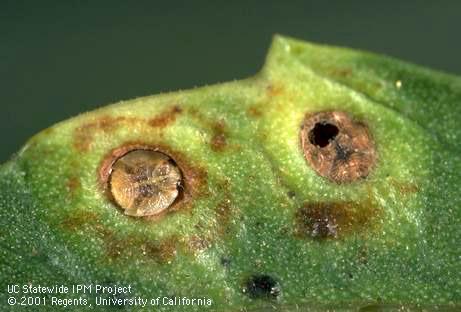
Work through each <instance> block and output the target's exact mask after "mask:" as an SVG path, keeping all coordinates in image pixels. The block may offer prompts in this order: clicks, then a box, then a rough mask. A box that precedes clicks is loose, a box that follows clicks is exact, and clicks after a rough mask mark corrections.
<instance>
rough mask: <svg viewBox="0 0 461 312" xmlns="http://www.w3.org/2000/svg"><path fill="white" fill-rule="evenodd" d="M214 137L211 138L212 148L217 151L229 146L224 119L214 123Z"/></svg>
mask: <svg viewBox="0 0 461 312" xmlns="http://www.w3.org/2000/svg"><path fill="white" fill-rule="evenodd" d="M212 129H213V137H212V138H211V142H210V145H211V149H212V150H213V151H215V152H221V151H223V150H224V149H225V148H226V146H227V139H226V136H227V131H226V124H225V123H224V120H220V121H218V122H216V123H214V124H213V125H212Z"/></svg>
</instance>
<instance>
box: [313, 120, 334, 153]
mask: <svg viewBox="0 0 461 312" xmlns="http://www.w3.org/2000/svg"><path fill="white" fill-rule="evenodd" d="M338 133H339V129H338V127H336V126H335V125H333V124H330V123H326V122H318V123H316V124H315V125H314V128H313V129H312V130H311V131H310V132H309V141H310V142H311V143H312V144H314V145H317V146H320V147H325V146H327V145H328V144H329V143H330V141H332V140H334V138H335V137H336V136H337V135H338Z"/></svg>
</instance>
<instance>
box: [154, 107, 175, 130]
mask: <svg viewBox="0 0 461 312" xmlns="http://www.w3.org/2000/svg"><path fill="white" fill-rule="evenodd" d="M180 113H182V108H181V107H180V106H177V105H176V106H173V107H172V108H170V109H168V110H167V111H165V112H163V113H161V114H160V115H158V116H156V117H154V118H152V119H151V120H150V121H149V125H150V126H152V127H156V128H164V127H166V126H168V125H169V124H170V123H173V122H174V121H175V120H176V116H177V115H178V114H180Z"/></svg>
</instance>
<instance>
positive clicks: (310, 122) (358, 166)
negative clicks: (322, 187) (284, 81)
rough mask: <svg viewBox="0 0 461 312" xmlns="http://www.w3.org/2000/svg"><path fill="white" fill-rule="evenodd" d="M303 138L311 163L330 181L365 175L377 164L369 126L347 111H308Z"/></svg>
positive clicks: (303, 147)
mask: <svg viewBox="0 0 461 312" xmlns="http://www.w3.org/2000/svg"><path fill="white" fill-rule="evenodd" d="M300 139H301V148H302V151H303V153H304V157H305V158H306V160H307V162H308V163H309V165H311V167H312V168H313V169H314V170H315V171H316V172H317V174H319V175H320V176H322V177H325V178H328V179H329V180H330V181H333V182H336V183H350V182H353V181H356V180H359V179H363V178H365V177H367V176H368V175H369V173H370V172H371V170H372V169H373V167H374V166H375V163H376V159H377V153H376V149H375V146H374V143H373V140H372V138H371V135H370V134H369V131H368V128H367V126H366V125H365V124H363V123H361V122H358V121H355V120H353V119H352V118H351V117H349V115H348V114H346V113H344V112H338V111H333V112H320V113H315V114H307V115H306V117H305V118H304V121H303V123H302V125H301V131H300Z"/></svg>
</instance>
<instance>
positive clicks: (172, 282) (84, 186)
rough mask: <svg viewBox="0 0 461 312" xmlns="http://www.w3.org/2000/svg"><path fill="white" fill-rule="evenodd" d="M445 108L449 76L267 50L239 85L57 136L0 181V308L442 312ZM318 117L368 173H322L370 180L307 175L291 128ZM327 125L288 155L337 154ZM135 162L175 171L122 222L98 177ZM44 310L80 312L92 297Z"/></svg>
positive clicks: (284, 45)
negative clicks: (337, 119)
mask: <svg viewBox="0 0 461 312" xmlns="http://www.w3.org/2000/svg"><path fill="white" fill-rule="evenodd" d="M460 107H461V79H460V78H458V77H454V76H450V75H447V74H442V73H439V72H435V71H432V70H428V69H424V68H421V67H418V66H415V65H411V64H407V63H404V62H401V61H397V60H394V59H390V58H386V57H383V56H377V55H373V54H369V53H365V52H357V51H353V50H347V49H343V48H335V47H328V46H321V45H315V44H310V43H305V42H301V41H297V40H294V39H289V38H285V37H281V36H276V37H275V38H274V41H273V45H272V47H271V49H270V51H269V54H268V58H267V61H266V64H265V66H264V68H263V69H262V70H261V72H260V73H259V74H257V75H256V76H255V77H253V78H249V79H245V80H241V81H234V82H229V83H224V84H219V85H213V86H208V87H203V88H197V89H193V90H186V91H178V92H173V93H168V94H161V95H155V96H149V97H143V98H138V99H133V100H130V101H124V102H120V103H116V104H112V105H109V106H106V107H104V108H101V109H98V110H95V111H93V112H89V113H84V114H82V115H80V116H77V117H75V118H72V119H70V120H67V121H64V122H61V123H59V124H56V125H54V126H52V127H50V128H48V129H46V130H44V131H42V132H40V133H39V134H37V135H36V136H34V137H32V138H31V139H30V140H29V141H28V142H27V143H26V144H25V146H24V147H23V148H22V149H21V151H20V152H19V153H18V154H17V155H15V156H14V157H13V158H12V160H11V161H9V162H8V163H6V164H4V165H3V166H2V167H0V211H1V212H0V214H1V218H0V220H1V226H0V233H1V235H0V263H1V264H2V266H1V268H0V279H1V282H2V285H5V286H4V289H5V292H3V293H2V295H1V298H0V300H1V301H0V302H1V303H0V305H1V306H3V305H4V308H2V310H11V311H16V310H21V309H20V307H19V306H9V305H7V304H6V302H7V298H8V297H10V296H11V294H8V293H7V292H6V289H7V286H6V285H8V284H17V285H28V284H31V285H42V286H53V285H56V284H57V285H61V284H64V285H68V286H70V287H71V286H72V285H77V284H86V285H90V284H91V285H106V286H110V285H114V284H117V285H121V286H128V285H131V286H132V292H131V293H128V294H124V295H123V296H121V297H119V298H125V299H130V298H135V297H142V298H145V299H149V300H150V299H151V298H157V297H161V298H162V297H171V296H173V297H175V296H176V297H187V298H189V299H192V298H200V299H201V300H202V301H206V299H211V300H212V304H211V305H209V306H208V305H205V306H203V305H201V306H200V305H188V306H171V305H170V306H168V305H161V306H155V307H152V306H151V307H150V309H156V311H157V310H158V311H176V310H177V311H202V310H210V311H243V310H244V309H246V310H249V311H252V310H253V311H263V310H264V311H266V309H274V310H279V311H297V310H306V309H312V310H319V311H325V310H329V311H332V310H337V311H356V310H358V309H360V308H363V311H378V310H382V311H393V310H395V309H398V308H399V307H400V306H401V305H403V306H404V307H406V308H407V309H408V310H416V311H419V310H421V309H429V310H434V309H445V310H449V309H452V310H453V311H455V310H456V309H459V308H460V307H461V302H460V301H461V278H460V275H459V272H461V265H460V259H461V249H460V248H459V241H460V239H461V228H460V227H459V223H460V221H461V209H460V207H461V202H460V201H461V200H460V198H461V196H460V193H459V185H460V175H459V172H460V171H461V161H460V156H459V155H460V153H459V152H460V148H459V146H458V144H457V141H458V139H459V137H460V135H461V133H460V131H461V130H460V127H459V122H458V121H459V120H460V118H461V108H460ZM319 112H341V113H344V114H346V115H347V116H349V117H350V119H351V120H352V125H353V127H364V129H367V133H368V134H369V137H370V138H371V142H372V146H371V147H370V146H369V148H370V149H371V150H373V151H375V153H376V159H375V162H373V163H370V164H368V163H366V162H365V161H364V160H363V159H364V158H360V157H362V156H363V155H365V154H367V153H369V150H365V151H361V150H360V148H362V147H360V148H358V149H350V150H340V151H342V152H343V154H344V155H343V154H341V155H342V156H341V157H343V158H341V159H340V157H339V154H338V153H339V152H338V150H336V152H334V153H336V154H334V155H336V156H335V157H336V158H334V159H333V160H332V161H334V166H339V167H336V169H338V168H339V169H338V170H339V171H337V172H343V171H344V170H345V171H348V170H349V171H350V170H352V171H354V170H359V169H357V168H362V167H363V166H365V167H367V168H370V171H369V172H367V173H366V174H361V175H360V177H359V178H358V179H355V178H354V179H352V178H351V179H349V180H347V181H346V180H341V181H340V180H338V179H337V175H335V174H333V173H332V172H333V171H332V170H333V169H331V170H326V169H325V170H324V171H322V170H323V169H321V168H320V169H319V167H316V165H315V164H313V163H312V162H310V161H309V159H306V157H305V155H306V153H309V152H306V151H305V150H303V147H302V146H303V145H302V144H301V140H302V137H301V134H300V133H301V131H303V130H300V129H301V125H303V122H304V121H305V118H310V117H309V116H314V115H315V114H317V113H319ZM318 124H322V122H320V123H318ZM323 124H325V122H324V123H323ZM335 127H336V128H338V131H339V134H337V135H336V134H331V133H329V134H328V135H329V136H328V137H327V138H326V141H325V145H326V147H319V146H317V145H316V144H314V143H313V142H314V141H312V139H306V141H305V142H304V141H303V142H304V143H305V144H307V145H309V144H312V146H311V147H312V150H314V151H320V153H322V152H323V151H325V150H326V149H330V150H332V151H335V150H334V148H333V145H334V144H336V146H339V145H338V144H339V143H338V142H340V141H339V140H340V139H339V138H340V137H341V136H342V137H344V133H346V130H345V129H344V128H342V126H341V125H340V124H336V125H335ZM308 130H312V129H305V131H308ZM351 133H356V132H351ZM308 134H309V136H311V135H312V132H308ZM321 135H326V134H321ZM354 139H355V138H352V139H351V140H354ZM309 140H311V141H310V142H309ZM354 142H355V141H354ZM340 143H341V142H340ZM341 144H342V143H341ZM322 148H325V149H322ZM136 149H143V150H153V151H154V150H155V151H158V152H161V153H163V154H166V155H167V156H169V157H170V158H171V159H172V160H173V161H174V163H175V164H176V165H177V166H178V168H179V169H180V171H181V173H182V182H181V185H180V186H179V188H178V190H179V192H180V196H179V197H178V198H177V199H176V201H175V202H174V204H173V205H172V206H171V207H169V208H167V209H166V210H165V211H163V212H162V213H161V214H160V215H156V216H139V217H136V216H128V215H126V214H125V213H124V209H123V208H124V207H120V206H119V205H118V204H117V202H116V201H115V200H114V198H113V196H111V187H115V186H114V185H112V186H111V184H110V181H111V173H112V171H111V168H112V165H113V163H114V162H115V161H116V160H117V159H118V158H119V157H121V156H122V155H125V154H126V153H128V152H129V151H131V150H136ZM312 153H314V154H315V153H317V152H312ZM314 154H312V155H311V156H312V157H313V158H315V157H319V156H318V154H315V155H314ZM309 155H310V154H309ZM350 155H353V156H350ZM367 155H368V154H367ZM354 157H357V158H354ZM322 159H323V158H322ZM351 159H358V160H357V161H356V162H355V163H354V162H353V161H352V160H351ZM323 161H328V159H327V160H323ZM327 164H329V163H328V162H327ZM346 164H350V166H346ZM354 164H356V165H357V164H358V165H357V167H355V165H354ZM341 166H343V167H341ZM322 168H323V167H322ZM343 169H344V170H343ZM322 172H323V174H322ZM335 172H336V171H335ZM338 174H339V173H338ZM127 183H128V184H127V185H128V186H127V191H126V192H127V194H131V193H129V192H131V191H128V189H129V188H130V187H131V186H130V185H131V183H134V182H133V181H131V180H130V181H128V182H127ZM133 192H135V194H138V193H136V192H140V191H139V189H136V191H133ZM131 195H132V194H131ZM131 195H130V196H131ZM138 195H139V194H138ZM2 287H3V286H2ZM20 295H21V294H19V295H18V294H15V295H13V296H15V297H17V298H19V297H20ZM42 296H44V297H45V298H46V299H47V300H48V302H51V301H50V300H51V297H53V296H55V297H59V298H73V299H78V298H79V297H81V296H82V298H85V299H87V300H88V303H91V304H92V306H93V308H94V306H95V305H96V301H95V298H96V297H99V296H101V294H95V293H90V294H83V295H82V294H75V293H70V294H66V295H56V294H45V295H40V297H42ZM102 296H103V297H104V298H106V297H107V295H104V294H103V295H102ZM204 298H205V299H204ZM129 302H132V301H129ZM35 308H36V310H37V311H41V310H43V311H49V310H50V309H52V308H53V307H51V308H50V305H49V304H48V305H47V306H44V305H42V306H39V307H35ZM35 308H34V309H35ZM123 308H125V309H127V310H130V311H137V310H143V308H141V307H139V306H125V307H122V309H123ZM40 309H41V310H40ZM82 309H83V308H82V307H81V306H69V307H68V308H67V310H75V311H82ZM112 309H113V307H110V306H104V307H103V306H97V310H98V311H104V310H112ZM144 310H145V309H144ZM445 310H444V311H445ZM361 311H362V310H361Z"/></svg>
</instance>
